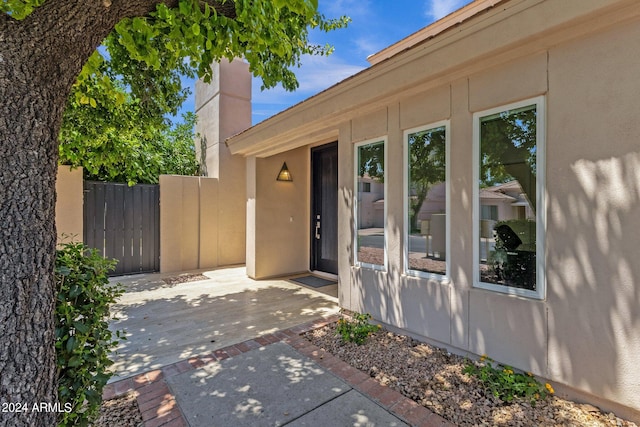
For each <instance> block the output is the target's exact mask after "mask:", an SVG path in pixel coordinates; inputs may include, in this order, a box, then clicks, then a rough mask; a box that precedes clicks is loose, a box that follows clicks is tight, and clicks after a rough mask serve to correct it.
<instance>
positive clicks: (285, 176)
mask: <svg viewBox="0 0 640 427" xmlns="http://www.w3.org/2000/svg"><path fill="white" fill-rule="evenodd" d="M276 181H293V177H292V176H291V172H289V169H288V168H287V162H284V163H283V164H282V168H281V169H280V173H279V174H278V177H277V178H276Z"/></svg>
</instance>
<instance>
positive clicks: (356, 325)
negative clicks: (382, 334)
mask: <svg viewBox="0 0 640 427" xmlns="http://www.w3.org/2000/svg"><path fill="white" fill-rule="evenodd" d="M351 317H352V318H353V320H347V319H345V318H344V317H343V318H342V319H340V320H338V326H337V327H336V333H337V334H338V335H340V336H341V337H342V339H343V340H344V341H346V342H354V343H356V344H358V345H360V344H363V343H364V342H365V340H366V339H367V337H368V336H369V335H370V334H372V333H373V332H375V331H377V330H379V329H380V328H381V326H380V325H372V324H370V323H369V320H371V315H370V314H360V313H353V314H352V316H351Z"/></svg>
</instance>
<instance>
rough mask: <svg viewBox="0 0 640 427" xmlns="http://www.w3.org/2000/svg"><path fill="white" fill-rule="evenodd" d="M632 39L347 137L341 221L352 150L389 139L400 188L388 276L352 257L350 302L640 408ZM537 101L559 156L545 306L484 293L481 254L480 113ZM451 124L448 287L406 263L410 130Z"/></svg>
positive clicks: (602, 41) (552, 184)
mask: <svg viewBox="0 0 640 427" xmlns="http://www.w3.org/2000/svg"><path fill="white" fill-rule="evenodd" d="M631 40H640V25H637V23H628V24H625V25H619V26H616V27H613V28H607V29H606V30H603V31H600V32H597V33H595V34H591V35H589V36H588V37H584V38H582V39H579V40H575V41H572V42H570V43H564V44H560V45H558V46H556V47H554V48H552V49H548V50H545V51H543V52H538V53H536V54H534V55H529V56H526V57H523V58H519V59H516V60H510V61H507V62H505V63H502V64H499V65H497V66H494V67H491V68H486V69H479V70H475V72H473V73H470V74H469V75H468V76H467V77H465V78H461V79H456V80H453V81H451V82H449V83H448V84H445V85H443V86H442V87H438V88H434V89H431V90H429V91H426V92H423V93H419V94H416V95H414V96H412V97H410V98H406V99H401V100H400V101H399V102H398V103H393V104H389V105H388V106H387V107H386V109H385V111H384V112H381V111H377V112H375V113H373V114H368V115H363V116H362V117H358V118H357V119H354V120H353V121H351V122H350V124H345V125H342V126H341V128H340V129H341V134H340V141H339V144H340V146H339V150H340V154H341V157H340V160H341V166H340V171H341V178H340V186H341V193H342V194H343V195H345V197H344V198H341V199H340V201H341V206H340V212H341V214H340V215H341V217H349V216H351V214H352V212H351V210H352V205H351V201H350V200H348V195H352V194H353V190H354V188H353V178H352V176H353V173H354V171H353V166H352V165H353V162H352V160H351V159H352V156H353V154H352V153H351V151H352V150H353V144H354V143H356V142H358V141H360V140H362V139H365V138H376V137H384V136H387V138H388V144H387V150H388V156H389V161H388V164H387V179H388V185H389V188H390V189H394V190H390V191H389V194H388V195H387V203H388V216H387V239H388V241H387V251H388V259H389V265H388V268H387V269H386V271H372V270H367V269H365V268H359V267H352V266H351V265H352V258H351V255H350V253H349V252H348V251H342V252H341V254H342V259H341V261H340V266H341V267H342V268H344V267H345V266H349V267H348V268H349V273H348V274H345V273H344V272H341V274H340V286H341V289H340V298H341V299H340V301H341V304H342V305H343V306H344V307H346V308H349V309H352V310H357V311H366V312H369V313H371V314H373V315H374V317H375V318H377V319H379V320H381V321H383V322H385V323H387V324H389V325H391V326H394V327H398V328H402V329H404V330H406V331H408V332H411V333H413V334H416V335H418V336H421V337H423V338H425V339H428V340H431V341H435V342H437V343H438V344H441V345H445V346H448V347H449V348H452V349H454V350H456V349H457V351H459V352H463V353H464V352H467V351H468V352H471V353H475V354H483V353H487V354H489V355H491V356H492V357H493V358H495V359H496V360H499V361H501V362H503V363H508V364H511V365H513V366H516V367H518V368H520V369H523V370H527V371H531V372H534V373H535V374H537V375H540V376H542V377H545V378H550V379H552V380H554V381H557V382H558V383H560V384H561V385H562V384H564V385H565V386H566V387H564V388H563V387H562V386H561V387H560V390H561V391H563V392H567V393H570V394H571V395H582V396H583V397H584V396H587V395H591V396H590V397H589V398H590V399H595V400H596V401H599V399H600V398H602V399H604V400H603V401H602V404H603V406H604V407H616V406H617V405H618V404H621V405H625V406H628V407H630V408H635V409H636V410H637V409H640V384H639V383H638V382H637V381H636V380H637V378H640V363H638V361H639V360H638V354H640V328H638V324H640V311H639V310H638V307H639V306H640V292H638V284H639V283H640V263H638V262H637V261H636V260H637V259H638V255H639V254H640V252H639V251H640V249H639V246H638V240H637V233H636V231H637V230H639V229H640V143H639V142H638V135H640V121H639V120H637V111H638V103H639V102H640V101H638V100H639V99H640V84H638V82H637V76H638V72H640V57H638V55H636V54H634V53H633V52H632V50H633V49H634V47H633V46H634V44H633V43H631V42H630V41H631ZM623 41H626V42H623ZM611 64H616V65H615V66H611ZM539 95H544V96H545V100H546V104H547V105H546V118H547V125H546V126H547V129H546V133H547V141H546V145H547V150H548V153H547V156H546V169H547V174H546V180H547V186H546V196H547V207H546V214H547V233H546V236H547V242H546V253H547V256H546V258H545V261H546V264H547V269H546V275H545V276H546V281H547V284H546V287H547V296H546V299H543V300H535V299H529V298H524V297H517V296H513V295H506V294H500V293H496V292H491V291H486V290H482V289H477V288H474V287H473V271H474V259H473V251H472V244H471V242H472V241H473V228H472V225H473V223H474V218H473V216H472V203H473V197H472V194H473V183H474V177H473V173H472V170H473V168H472V160H471V159H472V129H473V113H474V112H476V111H481V110H484V109H487V108H492V107H496V106H500V105H506V104H508V103H511V102H514V101H519V100H523V99H528V98H533V97H535V96H539ZM385 118H386V120H385ZM439 120H450V124H451V136H452V138H451V161H450V163H449V166H450V171H451V182H450V185H451V190H450V191H451V193H450V196H449V197H450V200H451V211H450V216H451V230H452V232H451V240H450V251H451V257H450V278H449V280H443V281H438V280H433V279H431V280H429V279H422V278H416V277H409V276H405V275H404V274H402V271H403V265H402V256H401V248H402V247H403V246H402V245H403V244H404V236H403V234H402V232H401V230H402V229H403V221H404V217H403V215H404V214H403V200H402V191H401V188H402V174H403V173H404V172H403V169H402V164H403V162H402V158H401V156H402V143H403V141H402V131H403V130H404V129H407V128H410V127H413V126H418V125H426V124H429V123H433V122H437V121H439ZM385 123H386V125H385ZM372 130H374V131H372ZM350 157H351V158H350ZM341 230H342V231H343V232H342V233H340V238H341V241H340V246H341V247H351V245H352V243H351V242H352V236H353V230H351V229H349V221H347V220H343V221H342V225H341ZM347 230H348V231H349V234H347ZM347 288H348V289H347ZM607 405H608V406H607ZM620 410H621V411H622V413H624V409H620ZM630 416H637V414H635V415H634V414H630Z"/></svg>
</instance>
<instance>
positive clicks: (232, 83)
mask: <svg viewBox="0 0 640 427" xmlns="http://www.w3.org/2000/svg"><path fill="white" fill-rule="evenodd" d="M212 68H213V78H212V81H211V82H210V83H204V82H203V81H198V82H197V83H196V104H195V109H196V114H197V115H198V123H197V124H196V133H197V134H198V138H197V140H196V151H197V153H198V157H199V158H201V155H202V150H203V147H205V148H204V149H205V153H204V156H202V157H204V158H205V161H204V163H205V164H206V176H207V177H209V178H213V179H216V180H218V181H219V182H221V183H222V182H223V183H224V184H223V185H221V186H220V188H219V189H218V190H217V193H216V196H215V200H214V201H213V202H212V203H214V205H215V206H212V209H213V211H215V213H214V214H213V213H212V214H213V215H214V217H215V221H216V224H217V227H216V229H215V230H213V229H212V230H211V234H210V235H208V236H207V240H209V241H213V240H215V242H214V243H210V244H214V245H216V246H217V249H216V251H215V252H216V254H217V255H216V258H217V260H216V264H215V265H216V266H222V265H232V264H238V263H243V262H244V261H245V253H246V246H245V241H246V217H245V209H246V208H245V205H246V198H245V193H246V162H245V160H244V159H242V158H241V157H239V156H232V155H231V153H230V152H229V148H228V147H227V146H226V145H225V144H224V141H225V139H227V138H228V137H229V136H231V135H234V134H236V133H238V132H240V131H242V130H244V129H246V128H247V127H248V126H250V125H251V76H250V74H249V72H248V69H249V65H248V64H247V63H245V62H243V61H240V60H235V61H232V62H229V61H226V60H222V61H221V62H220V63H214V64H213V65H212ZM213 211H212V212H213ZM212 221H213V218H212Z"/></svg>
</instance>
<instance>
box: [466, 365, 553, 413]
mask: <svg viewBox="0 0 640 427" xmlns="http://www.w3.org/2000/svg"><path fill="white" fill-rule="evenodd" d="M463 372H464V373H465V374H468V375H472V376H474V377H476V378H477V379H478V380H479V381H480V383H482V385H483V387H484V388H485V390H487V391H488V392H489V393H491V394H492V395H493V396H494V397H497V398H498V399H500V400H502V401H503V402H507V403H509V402H512V401H513V400H514V399H515V398H522V399H526V400H528V401H529V403H531V405H533V406H535V403H536V401H538V400H540V399H544V398H546V397H547V395H548V394H553V387H551V385H550V384H549V383H547V384H545V385H544V386H543V385H542V384H541V383H540V382H539V381H538V380H536V379H535V377H534V376H533V374H531V373H526V374H524V373H520V372H515V371H514V370H513V368H512V367H511V366H507V365H504V366H503V365H500V364H498V363H496V362H494V360H493V359H491V358H489V357H487V356H486V355H483V356H482V357H480V360H478V361H477V362H472V361H468V362H467V364H466V366H465V368H464V371H463Z"/></svg>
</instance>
